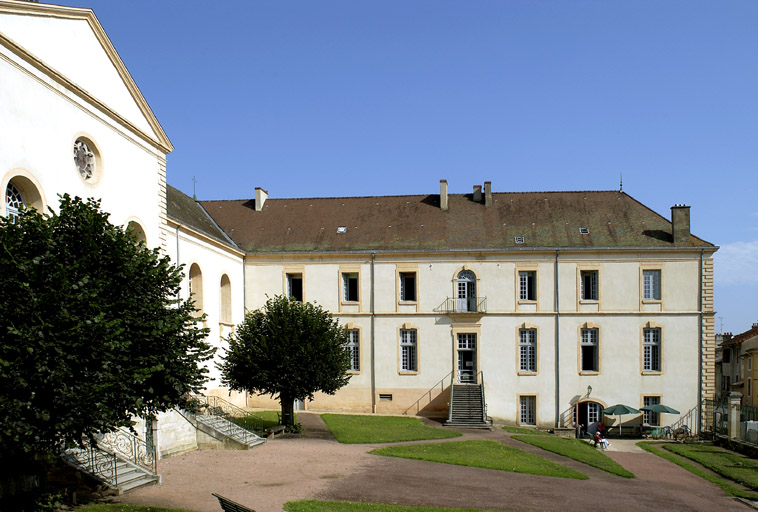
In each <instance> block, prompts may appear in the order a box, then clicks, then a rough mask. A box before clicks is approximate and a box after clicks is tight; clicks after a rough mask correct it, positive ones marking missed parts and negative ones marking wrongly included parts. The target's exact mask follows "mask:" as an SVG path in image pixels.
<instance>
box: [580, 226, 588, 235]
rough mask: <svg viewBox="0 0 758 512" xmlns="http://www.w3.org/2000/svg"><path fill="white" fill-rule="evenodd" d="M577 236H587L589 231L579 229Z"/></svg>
mask: <svg viewBox="0 0 758 512" xmlns="http://www.w3.org/2000/svg"><path fill="white" fill-rule="evenodd" d="M579 234H580V235H589V234H590V230H589V228H579Z"/></svg>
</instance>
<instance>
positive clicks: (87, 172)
mask: <svg viewBox="0 0 758 512" xmlns="http://www.w3.org/2000/svg"><path fill="white" fill-rule="evenodd" d="M90 146H92V147H90ZM92 148H94V145H92V144H91V143H90V142H87V141H86V140H84V139H76V142H74V164H75V165H76V169H77V170H78V171H79V174H81V175H82V178H83V179H84V181H92V179H93V178H94V177H95V172H97V155H96V153H95V151H94V150H93V149H92Z"/></svg>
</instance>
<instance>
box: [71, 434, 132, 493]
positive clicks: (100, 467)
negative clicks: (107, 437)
mask: <svg viewBox="0 0 758 512" xmlns="http://www.w3.org/2000/svg"><path fill="white" fill-rule="evenodd" d="M61 458H62V459H63V460H65V461H66V462H68V463H69V464H71V465H72V466H74V467H76V468H79V469H81V470H82V471H84V472H86V473H89V474H90V475H93V476H94V477H95V478H97V479H98V480H101V481H103V482H105V483H107V484H109V485H111V486H112V487H114V488H117V487H118V471H117V470H116V463H117V458H116V456H115V455H114V454H112V453H109V452H106V451H103V450H99V449H98V448H97V447H95V446H92V445H91V444H90V443H89V442H88V441H86V440H85V441H83V445H82V446H77V447H75V448H68V449H66V450H63V451H62V452H61Z"/></svg>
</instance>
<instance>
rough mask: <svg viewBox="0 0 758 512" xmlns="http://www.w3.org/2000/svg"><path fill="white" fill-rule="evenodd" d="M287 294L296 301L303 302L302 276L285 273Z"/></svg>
mask: <svg viewBox="0 0 758 512" xmlns="http://www.w3.org/2000/svg"><path fill="white" fill-rule="evenodd" d="M287 296H288V297H289V298H290V299H292V300H295V301H297V302H303V276H302V275H301V274H287Z"/></svg>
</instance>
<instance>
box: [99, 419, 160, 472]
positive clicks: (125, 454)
mask: <svg viewBox="0 0 758 512" xmlns="http://www.w3.org/2000/svg"><path fill="white" fill-rule="evenodd" d="M95 440H96V441H97V447H98V448H100V449H101V450H103V451H105V452H110V453H113V454H115V455H117V456H121V457H122V458H123V459H125V460H127V461H129V462H132V463H134V464H136V465H138V466H140V467H142V468H144V469H146V470H148V471H150V472H151V473H153V474H157V472H158V457H157V450H156V449H155V446H148V445H147V443H146V442H145V441H143V440H142V439H140V438H139V437H137V436H135V435H134V434H132V433H131V432H129V431H128V430H126V429H125V428H119V429H116V430H113V431H111V432H108V433H106V434H100V435H96V436H95Z"/></svg>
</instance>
